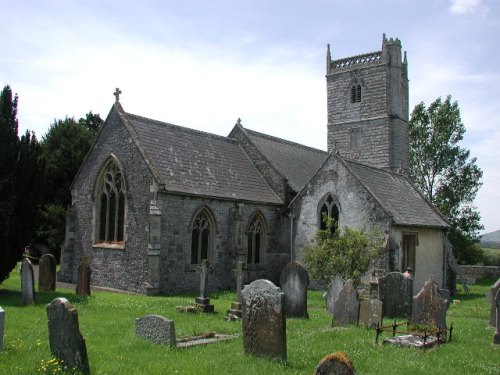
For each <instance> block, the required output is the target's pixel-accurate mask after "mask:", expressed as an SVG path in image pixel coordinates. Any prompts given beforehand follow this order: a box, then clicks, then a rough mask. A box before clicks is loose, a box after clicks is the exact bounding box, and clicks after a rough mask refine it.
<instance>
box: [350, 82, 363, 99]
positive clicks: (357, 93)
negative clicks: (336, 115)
mask: <svg viewBox="0 0 500 375" xmlns="http://www.w3.org/2000/svg"><path fill="white" fill-rule="evenodd" d="M359 102H361V85H360V84H359V83H354V84H353V85H352V86H351V103H359Z"/></svg>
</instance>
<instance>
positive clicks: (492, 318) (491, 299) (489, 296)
mask: <svg viewBox="0 0 500 375" xmlns="http://www.w3.org/2000/svg"><path fill="white" fill-rule="evenodd" d="M499 290H500V279H498V280H497V281H496V282H495V284H493V285H492V286H491V288H490V290H489V291H488V293H487V294H486V299H487V300H488V302H489V303H490V304H491V308H490V321H489V325H490V326H491V327H495V324H496V315H497V310H496V306H495V296H496V295H497V292H498V291H499Z"/></svg>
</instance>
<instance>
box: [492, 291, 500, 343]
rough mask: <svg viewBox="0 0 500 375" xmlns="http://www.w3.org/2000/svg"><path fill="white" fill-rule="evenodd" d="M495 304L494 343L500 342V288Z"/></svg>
mask: <svg viewBox="0 0 500 375" xmlns="http://www.w3.org/2000/svg"><path fill="white" fill-rule="evenodd" d="M495 306H496V313H497V314H496V331H495V335H494V336H493V343H494V344H500V290H497V294H496V295H495Z"/></svg>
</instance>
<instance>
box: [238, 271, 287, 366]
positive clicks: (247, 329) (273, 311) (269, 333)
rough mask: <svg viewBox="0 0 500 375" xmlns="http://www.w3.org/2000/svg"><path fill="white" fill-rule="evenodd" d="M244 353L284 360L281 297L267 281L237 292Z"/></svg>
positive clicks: (281, 293)
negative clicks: (238, 293) (239, 303)
mask: <svg viewBox="0 0 500 375" xmlns="http://www.w3.org/2000/svg"><path fill="white" fill-rule="evenodd" d="M241 299H242V310H243V319H242V331H243V348H244V351H245V353H247V354H253V355H256V356H259V357H265V358H270V359H277V360H283V361H286V356H287V346H286V318H285V312H284V299H285V295H284V293H283V292H282V291H281V289H280V288H278V287H277V286H276V285H274V284H273V283H272V282H270V281H269V280H262V279H261V280H255V281H254V282H252V283H251V284H250V285H246V286H245V287H244V288H243V290H242V291H241Z"/></svg>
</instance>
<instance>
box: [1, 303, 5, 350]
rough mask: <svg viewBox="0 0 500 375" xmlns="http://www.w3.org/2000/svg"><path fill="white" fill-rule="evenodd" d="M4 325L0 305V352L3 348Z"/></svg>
mask: <svg viewBox="0 0 500 375" xmlns="http://www.w3.org/2000/svg"><path fill="white" fill-rule="evenodd" d="M4 326H5V311H4V309H2V307H1V306H0V352H1V351H2V349H3V332H4Z"/></svg>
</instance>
